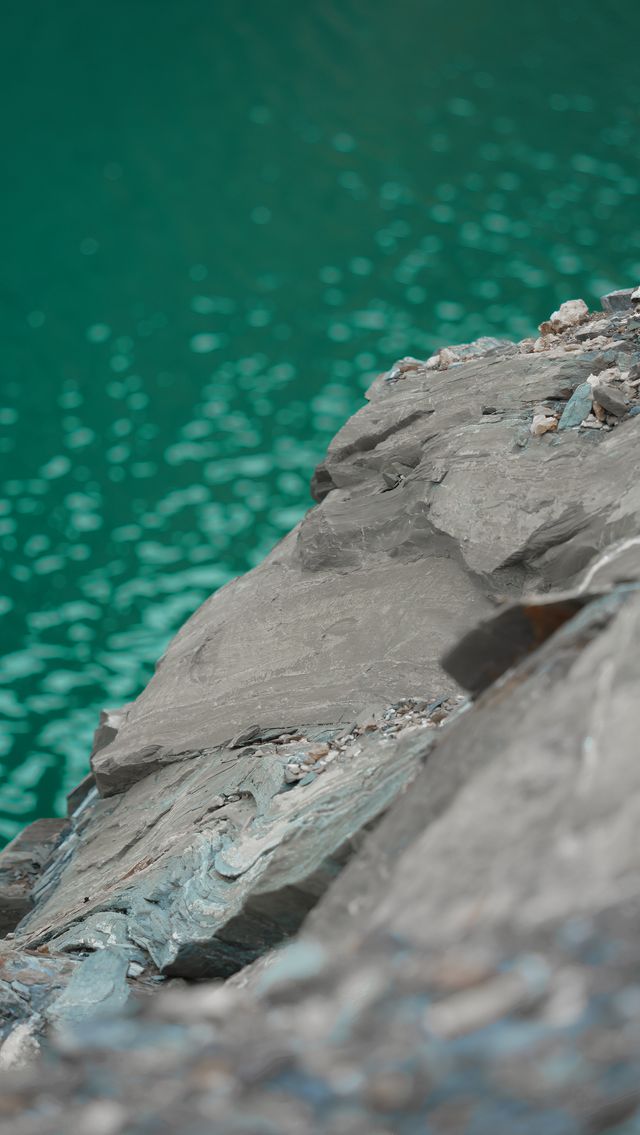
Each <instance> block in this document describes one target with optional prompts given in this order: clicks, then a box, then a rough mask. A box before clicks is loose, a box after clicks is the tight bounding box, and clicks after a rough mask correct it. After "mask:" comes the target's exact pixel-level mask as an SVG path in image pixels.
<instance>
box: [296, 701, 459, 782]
mask: <svg viewBox="0 0 640 1135" xmlns="http://www.w3.org/2000/svg"><path fill="white" fill-rule="evenodd" d="M466 700H467V699H466V698H465V696H464V694H459V695H457V696H453V697H444V698H439V699H437V700H435V701H428V700H425V699H418V698H404V699H403V700H402V701H399V702H396V703H395V705H391V706H389V707H388V709H386V710H384V712H383V713H381V714H379V715H377V716H376V717H375V718H372V719H371V720H367V721H364V722H363V723H361V724H358V725H353V726H351V728H350V729H349V730H347V731H346V732H345V733H340V734H338V736H336V737H335V738H334V740H333V741H332V742H331V744H328V743H326V742H325V743H324V744H317V743H316V744H308V743H306V744H305V738H297V739H296V741H295V743H293V744H292V742H291V738H290V737H286V738H284V742H285V744H284V746H282V747H280V746H279V747H278V749H279V751H280V752H281V753H282V752H283V749H285V748H293V749H294V752H293V753H292V754H291V757H290V758H289V759H288V760H287V763H286V764H285V766H284V779H285V783H286V784H288V785H294V784H302V785H304V784H311V783H312V781H313V780H314V779H315V777H316V776H318V774H319V773H322V772H324V770H325V769H326V768H327V767H328V766H329V765H330V764H332V763H333V762H334V761H336V760H338V759H348V758H349V755H350V753H352V752H353V749H354V746H356V745H357V744H358V739H359V738H360V737H362V736H363V734H370V733H378V734H379V735H380V736H381V737H386V738H392V737H396V736H398V734H400V733H402V732H403V731H404V730H405V729H409V728H416V727H418V728H423V729H436V728H438V727H439V726H440V725H442V724H443V723H444V721H445V720H446V719H447V717H449V715H450V714H451V713H452V712H453V711H454V710H455V709H458V708H460V706H461V704H462V703H463V702H465V701H466Z"/></svg>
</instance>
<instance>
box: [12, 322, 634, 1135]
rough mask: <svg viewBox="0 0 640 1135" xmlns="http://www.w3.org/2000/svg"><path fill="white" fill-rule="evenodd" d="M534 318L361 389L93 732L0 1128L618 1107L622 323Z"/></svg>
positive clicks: (622, 1093) (370, 1121) (626, 950)
mask: <svg viewBox="0 0 640 1135" xmlns="http://www.w3.org/2000/svg"><path fill="white" fill-rule="evenodd" d="M563 312H564V314H563ZM556 315H557V316H558V317H560V316H561V315H562V319H561V320H560V319H559V318H558V319H555V322H554V320H551V321H549V322H548V323H547V324H543V325H542V335H541V337H540V338H539V339H538V340H536V341H533V340H529V341H525V342H523V343H522V344H504V343H500V342H499V341H496V340H482V341H479V342H478V343H476V344H464V345H463V346H462V347H458V348H455V349H447V350H443V351H442V352H440V353H439V355H438V356H435V357H434V358H432V359H430V360H426V361H425V362H421V361H419V360H414V359H406V360H402V361H401V362H400V363H399V364H397V365H396V366H395V367H394V368H392V370H391V371H390V372H389V373H388V374H387V375H382V376H380V378H379V379H377V380H376V382H375V383H374V384H373V387H372V388H371V390H370V391H369V404H368V405H367V406H365V407H364V408H363V409H362V410H361V411H360V412H359V413H358V414H356V415H355V416H354V417H353V418H352V419H351V420H350V421H349V422H347V424H346V425H345V427H344V428H343V429H342V430H341V431H340V433H339V434H338V435H337V437H336V438H335V439H334V441H333V443H332V444H331V446H330V447H329V451H328V453H327V456H326V458H325V460H324V461H323V462H322V464H321V466H320V467H319V468H318V470H317V471H316V474H315V476H314V482H313V485H314V493H315V496H316V499H317V501H318V504H317V506H316V507H315V508H313V509H312V510H311V511H310V512H309V513H308V514H307V516H306V517H305V518H304V520H303V521H302V522H301V524H300V525H298V527H297V528H296V529H294V531H293V532H292V533H291V534H290V535H289V536H288V537H287V538H286V539H285V540H284V541H282V542H281V543H280V544H279V545H278V547H277V548H275V549H274V551H273V552H272V553H271V555H270V556H269V557H268V558H267V560H266V561H265V562H264V564H262V565H261V566H260V567H258V568H257V569H255V570H254V571H253V572H251V573H249V574H248V575H247V576H245V577H243V578H242V579H240V580H236V581H234V582H233V583H231V584H230V585H228V586H227V587H226V588H224V589H223V590H221V591H220V592H218V593H216V595H214V596H213V597H212V598H211V599H210V600H209V601H208V602H207V603H205V604H204V606H203V607H202V608H201V609H200V610H199V611H198V612H196V614H195V615H194V616H193V617H192V618H191V619H190V620H189V621H188V622H187V624H186V625H185V626H184V627H183V628H182V630H181V631H180V632H179V634H178V635H177V636H176V638H175V639H174V641H173V643H172V644H171V645H170V646H169V648H168V650H167V652H166V654H165V656H164V658H163V659H162V660H161V663H160V665H159V667H158V670H157V673H156V675H155V676H154V678H153V679H152V681H151V683H150V684H149V686H148V687H147V689H146V690H145V691H144V692H143V694H142V695H141V696H140V698H138V700H137V701H136V702H134V703H133V704H132V705H130V706H127V707H125V709H124V710H123V711H122V712H120V713H113V712H111V713H110V714H109V715H108V716H107V717H105V718H104V720H103V722H102V724H101V727H100V729H99V730H98V733H97V736H96V744H95V750H94V754H93V761H92V764H93V772H92V774H91V776H90V777H89V778H88V779H87V780H86V781H85V782H83V784H82V785H81V786H79V788H78V789H77V790H76V791H75V792H74V793H73V794H72V797H71V801H70V812H71V815H70V819H69V829H68V831H67V832H66V833H63V834H62V838H61V840H60V842H59V844H58V845H57V846H55V847H53V848H52V849H51V851H50V854H49V855H48V859H47V862H46V865H44V869H43V871H42V874H41V875H40V877H39V878H38V879H37V881H36V882H35V885H34V887H33V889H32V890H31V893H30V896H29V899H28V904H29V905H30V909H29V910H28V912H27V913H26V915H25V917H24V918H23V919H22V921H21V922H20V924H19V925H18V926H17V927H16V929H15V931H14V932H13V937H12V939H11V941H10V943H9V944H8V946H7V951H6V952H5V955H4V960H2V966H1V971H0V997H1V998H2V999H3V1002H4V1003H5V1005H6V1006H7V1009H8V1012H9V1014H10V1020H9V1024H8V1026H7V1027H6V1028H5V1032H6V1033H8V1036H7V1039H6V1040H5V1042H4V1045H3V1046H2V1047H1V1048H0V1066H5V1067H10V1066H12V1067H14V1068H15V1066H16V1065H17V1064H19V1063H20V1062H21V1060H23V1058H24V1059H26V1056H25V1053H29V1052H32V1050H33V1046H34V1043H35V1041H34V1038H35V1036H36V1035H37V1034H38V1033H40V1032H42V1031H43V1030H44V1032H45V1035H46V1036H48V1038H49V1039H48V1040H47V1041H46V1044H47V1051H48V1062H47V1063H46V1064H44V1065H42V1067H41V1068H40V1069H39V1071H38V1074H37V1075H38V1086H37V1088H34V1079H33V1076H32V1075H31V1074H29V1073H26V1074H25V1078H24V1079H23V1080H21V1081H19V1082H18V1081H16V1080H15V1079H14V1081H13V1086H12V1089H11V1090H12V1095H11V1096H10V1102H9V1104H8V1105H7V1106H8V1107H9V1111H11V1108H13V1112H12V1113H11V1115H10V1122H11V1124H13V1127H12V1130H13V1131H15V1132H18V1133H19V1135H23V1133H24V1135H54V1132H55V1131H57V1130H58V1129H59V1127H60V1123H61V1122H63V1117H64V1128H65V1130H69V1131H74V1132H75V1131H76V1130H77V1131H78V1132H80V1131H82V1130H84V1129H85V1128H87V1127H95V1128H96V1129H101V1130H105V1131H108V1132H109V1133H111V1132H112V1131H113V1133H114V1135H118V1133H119V1132H120V1131H125V1130H126V1131H127V1132H129V1131H130V1132H132V1133H134V1135H137V1132H140V1135H142V1132H143V1131H146V1130H149V1129H151V1130H163V1129H166V1130H168V1131H173V1130H177V1129H181V1130H184V1131H185V1132H188V1133H189V1135H191V1133H193V1135H197V1133H199V1132H200V1131H201V1130H203V1129H206V1130H211V1131H213V1130H215V1131H218V1130H219V1131H221V1132H222V1131H224V1132H227V1131H234V1130H237V1131H243V1132H249V1131H251V1132H254V1131H255V1132H258V1131H260V1132H262V1131H264V1132H265V1135H270V1133H271V1132H276V1131H277V1132H284V1133H288V1132H291V1133H292V1135H293V1133H294V1132H298V1131H301V1130H314V1129H317V1130H318V1131H327V1132H335V1135H350V1133H351V1132H354V1133H355V1132H360V1131H367V1132H370V1133H374V1135H383V1132H384V1133H386V1132H388V1131H391V1130H393V1131H395V1130H402V1131H406V1132H407V1133H408V1135H413V1132H414V1131H415V1132H418V1131H424V1130H425V1123H427V1122H428V1124H429V1130H430V1131H431V1130H433V1132H437V1133H440V1132H442V1133H443V1135H444V1132H447V1131H451V1130H461V1129H465V1130H470V1131H474V1132H475V1131H477V1132H478V1133H479V1135H484V1132H487V1133H488V1132H492V1133H494V1132H503V1131H504V1132H505V1135H506V1132H507V1131H509V1132H512V1131H515V1130H518V1131H521V1132H525V1133H527V1135H528V1133H529V1132H531V1135H543V1133H544V1135H547V1132H549V1131H554V1132H558V1135H564V1133H565V1132H566V1135H578V1133H579V1132H582V1131H584V1132H585V1133H586V1132H588V1131H589V1132H590V1131H593V1132H595V1131H597V1130H608V1129H611V1130H613V1127H612V1126H611V1124H614V1125H615V1123H618V1124H620V1123H623V1122H624V1121H626V1119H627V1118H628V1117H629V1116H631V1115H632V1114H633V1113H634V1111H635V1109H636V1107H637V1106H638V1102H639V1097H638V1094H637V1086H636V1085H637V1074H638V1063H639V1062H638V1049H639V1047H640V1046H639V1045H638V1036H639V1035H640V1033H639V1031H638V1021H639V1020H640V1009H639V1008H638V1004H639V1002H638V995H637V984H636V983H637V977H634V976H633V966H634V960H635V957H636V953H637V951H636V947H635V943H636V941H637V936H638V932H639V931H640V902H639V901H638V897H639V892H640V861H639V859H638V855H637V849H636V846H635V843H636V841H635V831H637V826H638V821H639V819H640V815H639V808H640V804H639V801H640V791H639V789H640V785H638V784H637V783H636V782H637V780H638V770H637V767H636V766H637V760H636V752H637V743H636V737H637V734H638V732H639V729H640V711H639V709H638V706H640V700H639V698H638V690H639V687H640V671H639V670H638V663H637V658H636V654H637V650H636V644H637V641H638V632H639V631H640V489H639V488H638V481H637V471H636V453H637V446H638V439H639V437H640V433H639V431H640V399H639V396H638V390H639V386H640V374H639V373H638V371H639V370H640V368H639V366H638V364H639V363H640V345H639V341H638V339H639V327H638V326H636V324H637V323H638V322H639V321H638V318H637V316H636V313H635V308H634V307H633V306H627V307H623V308H622V309H619V308H618V307H609V309H607V311H606V312H605V314H604V315H603V314H602V313H600V314H599V315H598V316H597V317H591V316H589V315H588V313H587V312H586V311H585V309H584V305H582V304H573V305H569V307H567V305H563V307H562V308H561V309H560V311H559V312H558V313H556ZM603 383H605V384H606V385H607V388H608V389H610V390H611V391H612V392H613V394H612V399H611V400H610V401H611V404H613V395H615V404H616V412H613V411H608V410H607V408H606V405H603V404H602V403H599V402H598V401H597V394H598V391H599V390H601V389H602V384H603ZM618 410H623V411H624V412H620V413H618V412H617V411H618ZM0 868H1V864H0ZM296 934H298V938H297V939H296V940H294V941H293V943H292V944H290V945H288V946H285V947H284V949H283V947H282V946H280V945H279V944H280V943H282V942H283V940H286V939H291V938H292V936H295V935H296ZM28 973H32V974H35V975H37V983H36V984H37V995H36V994H34V995H33V996H28V995H27V994H28V990H29V981H28V980H26V981H24V980H23V978H22V976H21V975H24V974H28ZM233 975H235V976H233ZM194 978H199V979H203V978H215V979H218V981H222V980H224V981H225V984H224V985H219V986H218V987H217V988H202V987H201V986H200V987H199V989H198V992H197V993H195V994H190V993H189V991H188V990H186V989H185V988H184V986H183V984H182V982H181V981H180V980H179V979H194ZM177 979H178V980H177ZM34 982H35V979H34ZM166 987H168V988H166ZM158 988H160V989H163V988H164V989H165V992H164V994H161V995H159V996H154V997H150V996H149V995H150V994H151V993H153V992H154V991H156V990H157V989H158ZM25 990H27V993H25ZM131 992H133V993H134V994H136V997H135V998H134V1000H135V1001H136V1003H137V1006H138V1007H137V1010H136V1013H135V1014H134V1015H133V1016H131V1015H130V1014H129V1013H128V1010H126V1009H124V1010H123V1007H125V1006H126V1005H130V1003H131V996H130V994H131ZM20 1030H22V1031H20ZM21 1085H23V1086H21ZM160 1085H161V1086H162V1091H159V1090H158V1088H159V1086H160ZM76 1092H77V1100H75V1102H74V1099H73V1098H72V1097H73V1095H74V1093H76ZM29 1093H31V1098H32V1102H31V1104H29V1103H28V1102H27V1097H28V1095H29ZM107 1097H111V1099H110V1100H108V1099H107ZM7 1098H9V1097H7ZM116 1098H117V1099H118V1102H117V1104H116V1102H115V1101H116ZM0 1099H1V1097H0ZM105 1100H107V1103H108V1106H107V1104H106V1103H105ZM11 1101H12V1102H11ZM105 1108H106V1110H105ZM92 1109H93V1110H92ZM21 1112H22V1113H24V1114H22V1116H21V1118H17V1115H18V1114H19V1113H21ZM56 1124H57V1125H58V1127H56ZM607 1124H609V1127H607ZM163 1125H164V1127H163ZM619 1129H620V1131H622V1130H623V1128H619ZM624 1130H625V1133H626V1129H624ZM629 1130H631V1129H629Z"/></svg>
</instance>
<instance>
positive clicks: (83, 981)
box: [47, 950, 129, 1025]
mask: <svg viewBox="0 0 640 1135" xmlns="http://www.w3.org/2000/svg"><path fill="white" fill-rule="evenodd" d="M128 964H129V963H128V961H127V959H126V957H125V956H124V955H123V954H122V953H120V952H118V951H113V950H96V951H95V952H94V953H92V954H89V955H88V956H87V957H86V958H85V959H84V960H83V961H82V962H80V963H79V965H78V966H77V967H76V969H75V970H74V971H73V974H72V977H71V980H70V981H69V984H68V985H67V986H66V988H65V989H64V990H63V992H62V993H61V994H60V996H59V997H58V998H56V1000H55V1001H54V1002H53V1003H52V1004H51V1005H50V1006H49V1008H48V1009H47V1017H48V1019H49V1020H50V1021H51V1022H52V1023H55V1024H56V1025H63V1024H67V1023H71V1022H77V1021H83V1020H85V1019H89V1020H94V1019H95V1017H97V1016H101V1015H104V1016H113V1015H114V1014H116V1013H117V1012H118V1011H119V1010H121V1009H123V1008H124V1005H125V1002H126V1001H127V998H128V996H129V990H128V987H127V981H126V978H127V968H128Z"/></svg>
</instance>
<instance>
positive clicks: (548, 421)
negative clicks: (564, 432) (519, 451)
mask: <svg viewBox="0 0 640 1135" xmlns="http://www.w3.org/2000/svg"><path fill="white" fill-rule="evenodd" d="M557 428H558V422H557V419H556V418H555V417H553V415H551V414H534V417H533V421H532V423H531V433H532V434H533V436H534V437H541V436H542V434H546V433H549V432H550V431H553V430H557Z"/></svg>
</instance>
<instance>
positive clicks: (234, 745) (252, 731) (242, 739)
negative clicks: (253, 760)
mask: <svg viewBox="0 0 640 1135" xmlns="http://www.w3.org/2000/svg"><path fill="white" fill-rule="evenodd" d="M261 736H262V732H261V729H260V726H259V725H249V726H248V727H247V728H246V729H241V730H240V732H239V733H236V735H235V737H233V738H232V739H231V741H229V748H230V749H241V748H242V746H243V745H248V744H249V742H250V741H255V740H256V739H257V738H258V737H261Z"/></svg>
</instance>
